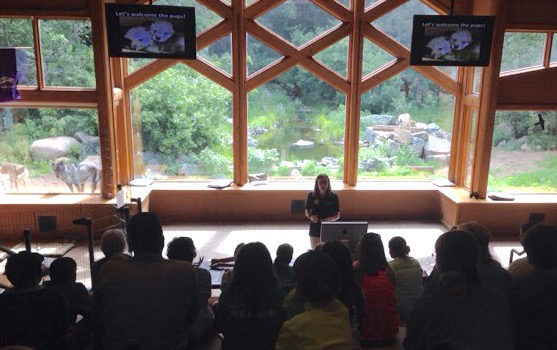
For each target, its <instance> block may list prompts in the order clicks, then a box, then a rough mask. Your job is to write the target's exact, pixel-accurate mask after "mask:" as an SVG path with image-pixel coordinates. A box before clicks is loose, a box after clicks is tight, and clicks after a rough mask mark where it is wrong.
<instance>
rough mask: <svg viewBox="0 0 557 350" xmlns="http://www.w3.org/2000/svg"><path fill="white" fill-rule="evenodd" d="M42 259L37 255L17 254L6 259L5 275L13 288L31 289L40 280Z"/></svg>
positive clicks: (24, 252)
mask: <svg viewBox="0 0 557 350" xmlns="http://www.w3.org/2000/svg"><path fill="white" fill-rule="evenodd" d="M43 260H44V257H43V256H42V255H40V254H38V253H29V252H26V251H23V252H19V253H17V254H14V255H10V256H9V257H8V261H7V262H6V268H5V274H6V277H8V280H9V281H10V283H11V284H13V285H14V287H21V288H26V287H32V286H35V285H37V284H39V281H40V280H41V263H42V262H43Z"/></svg>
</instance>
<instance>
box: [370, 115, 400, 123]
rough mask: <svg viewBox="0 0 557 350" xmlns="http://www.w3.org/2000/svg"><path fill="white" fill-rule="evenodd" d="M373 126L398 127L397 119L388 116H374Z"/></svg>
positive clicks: (372, 116) (372, 119)
mask: <svg viewBox="0 0 557 350" xmlns="http://www.w3.org/2000/svg"><path fill="white" fill-rule="evenodd" d="M371 125H396V119H395V117H393V116H392V115H388V114H372V115H371Z"/></svg>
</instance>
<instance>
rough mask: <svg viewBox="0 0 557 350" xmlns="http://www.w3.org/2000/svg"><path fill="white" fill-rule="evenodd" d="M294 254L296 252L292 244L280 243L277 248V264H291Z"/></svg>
mask: <svg viewBox="0 0 557 350" xmlns="http://www.w3.org/2000/svg"><path fill="white" fill-rule="evenodd" d="M292 254H294V248H293V247H292V246H291V245H290V244H288V243H283V244H281V245H279V246H278V248H277V257H276V258H275V264H290V261H291V260H292Z"/></svg>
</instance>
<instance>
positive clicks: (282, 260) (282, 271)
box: [273, 243, 296, 293]
mask: <svg viewBox="0 0 557 350" xmlns="http://www.w3.org/2000/svg"><path fill="white" fill-rule="evenodd" d="M293 253H294V248H292V246H291V245H290V244H288V243H284V244H281V245H279V247H278V248H277V257H276V258H275V261H274V262H273V272H274V273H275V277H276V279H277V282H278V284H279V286H280V287H281V288H282V289H283V291H284V293H288V292H289V291H290V290H291V289H292V288H294V287H296V278H295V276H294V269H293V268H292V266H290V261H291V260H292V254H293Z"/></svg>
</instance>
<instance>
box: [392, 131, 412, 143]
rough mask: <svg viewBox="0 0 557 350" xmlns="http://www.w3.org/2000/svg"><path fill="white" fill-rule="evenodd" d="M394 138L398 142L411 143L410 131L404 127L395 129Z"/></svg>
mask: <svg viewBox="0 0 557 350" xmlns="http://www.w3.org/2000/svg"><path fill="white" fill-rule="evenodd" d="M395 140H396V141H398V142H400V143H406V144H411V143H412V133H411V132H410V131H408V130H406V129H404V128H396V129H395Z"/></svg>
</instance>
